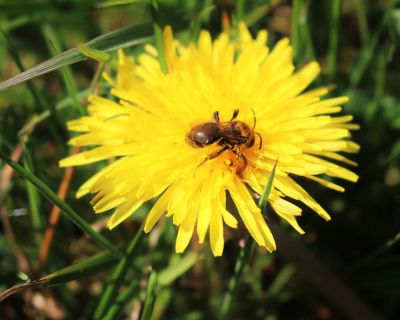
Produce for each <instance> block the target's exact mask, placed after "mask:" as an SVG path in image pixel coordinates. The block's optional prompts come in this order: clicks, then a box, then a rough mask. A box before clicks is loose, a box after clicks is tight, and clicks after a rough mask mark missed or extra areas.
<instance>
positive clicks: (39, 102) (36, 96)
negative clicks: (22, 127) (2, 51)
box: [2, 32, 64, 142]
mask: <svg viewBox="0 0 400 320" xmlns="http://www.w3.org/2000/svg"><path fill="white" fill-rule="evenodd" d="M2 34H3V37H4V38H5V40H6V43H7V45H8V50H9V52H10V54H11V56H12V57H13V59H14V61H15V63H16V65H17V67H18V69H19V71H20V72H24V71H25V67H24V65H23V63H22V60H21V58H20V56H19V53H18V50H16V49H15V47H14V45H13V43H12V41H11V39H10V38H9V37H8V35H7V34H6V33H4V32H2ZM26 86H27V88H28V90H29V92H30V93H31V95H32V98H33V100H34V102H35V105H36V109H37V112H43V111H44V110H50V112H49V114H51V115H52V116H53V118H54V123H53V122H50V123H49V128H50V130H51V133H52V135H53V137H54V139H55V140H56V141H58V142H60V141H63V139H61V136H60V133H59V131H58V130H57V127H58V128H63V127H64V125H63V124H62V121H61V120H60V119H59V118H58V117H57V112H55V109H54V107H53V105H52V104H50V105H49V104H47V103H46V100H45V99H42V97H41V95H40V93H39V90H38V89H37V88H36V86H35V84H34V83H33V82H32V81H27V82H26ZM55 124H59V125H58V126H56V125H55Z"/></svg>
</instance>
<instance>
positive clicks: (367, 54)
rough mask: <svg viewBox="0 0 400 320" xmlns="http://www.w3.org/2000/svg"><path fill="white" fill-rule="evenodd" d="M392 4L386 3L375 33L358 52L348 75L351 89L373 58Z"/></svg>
mask: <svg viewBox="0 0 400 320" xmlns="http://www.w3.org/2000/svg"><path fill="white" fill-rule="evenodd" d="M394 4H395V1H393V0H392V1H389V2H388V4H387V7H386V10H385V13H384V15H383V17H382V20H381V21H380V23H379V25H378V26H377V27H376V28H375V31H374V33H373V34H372V36H371V38H370V40H369V41H368V43H367V44H366V46H365V47H364V48H362V49H361V50H360V54H359V55H358V57H357V58H356V60H355V64H354V67H353V69H352V71H351V74H350V84H351V85H352V86H353V87H356V86H358V84H359V83H360V81H361V79H362V77H363V75H364V73H365V71H366V70H367V67H368V65H369V64H370V62H371V60H372V59H373V57H374V54H375V51H376V48H377V47H378V44H379V39H380V38H381V36H382V34H383V32H384V30H385V28H386V26H387V24H388V22H389V21H390V15H391V14H392V11H393V6H394Z"/></svg>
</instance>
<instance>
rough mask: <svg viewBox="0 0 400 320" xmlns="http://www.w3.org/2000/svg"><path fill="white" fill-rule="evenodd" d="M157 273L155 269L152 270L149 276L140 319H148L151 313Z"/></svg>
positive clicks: (154, 299) (154, 297) (154, 298)
mask: <svg viewBox="0 0 400 320" xmlns="http://www.w3.org/2000/svg"><path fill="white" fill-rule="evenodd" d="M157 283H158V275H157V273H156V272H155V271H152V273H151V274H150V277H149V282H148V284H147V290H146V300H145V301H144V307H143V313H142V316H141V317H140V320H150V319H151V315H152V314H153V309H154V303H155V302H156V291H157Z"/></svg>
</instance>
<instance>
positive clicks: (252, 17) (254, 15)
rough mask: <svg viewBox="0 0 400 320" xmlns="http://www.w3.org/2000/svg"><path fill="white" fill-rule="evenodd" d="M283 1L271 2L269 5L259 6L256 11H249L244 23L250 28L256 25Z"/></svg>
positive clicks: (272, 0)
mask: <svg viewBox="0 0 400 320" xmlns="http://www.w3.org/2000/svg"><path fill="white" fill-rule="evenodd" d="M280 2H281V0H271V1H270V2H269V3H268V4H263V5H260V6H257V7H256V8H255V9H254V10H252V11H249V12H248V13H247V14H246V16H245V17H244V22H245V23H246V25H247V26H248V27H251V26H252V25H253V24H255V23H256V22H257V21H259V20H260V19H261V18H263V17H264V16H266V15H267V13H268V12H270V11H271V9H272V8H273V7H274V6H276V5H277V4H279V3H280Z"/></svg>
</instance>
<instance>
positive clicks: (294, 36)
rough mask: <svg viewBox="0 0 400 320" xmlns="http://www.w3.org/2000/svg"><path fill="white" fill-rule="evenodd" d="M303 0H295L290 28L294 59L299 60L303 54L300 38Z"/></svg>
mask: <svg viewBox="0 0 400 320" xmlns="http://www.w3.org/2000/svg"><path fill="white" fill-rule="evenodd" d="M302 3H303V0H293V6H292V19H291V23H292V25H291V30H290V42H291V44H292V46H293V56H294V60H295V61H298V59H299V57H300V56H301V52H302V51H303V50H302V47H301V43H302V42H301V39H300V19H301V12H302Z"/></svg>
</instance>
